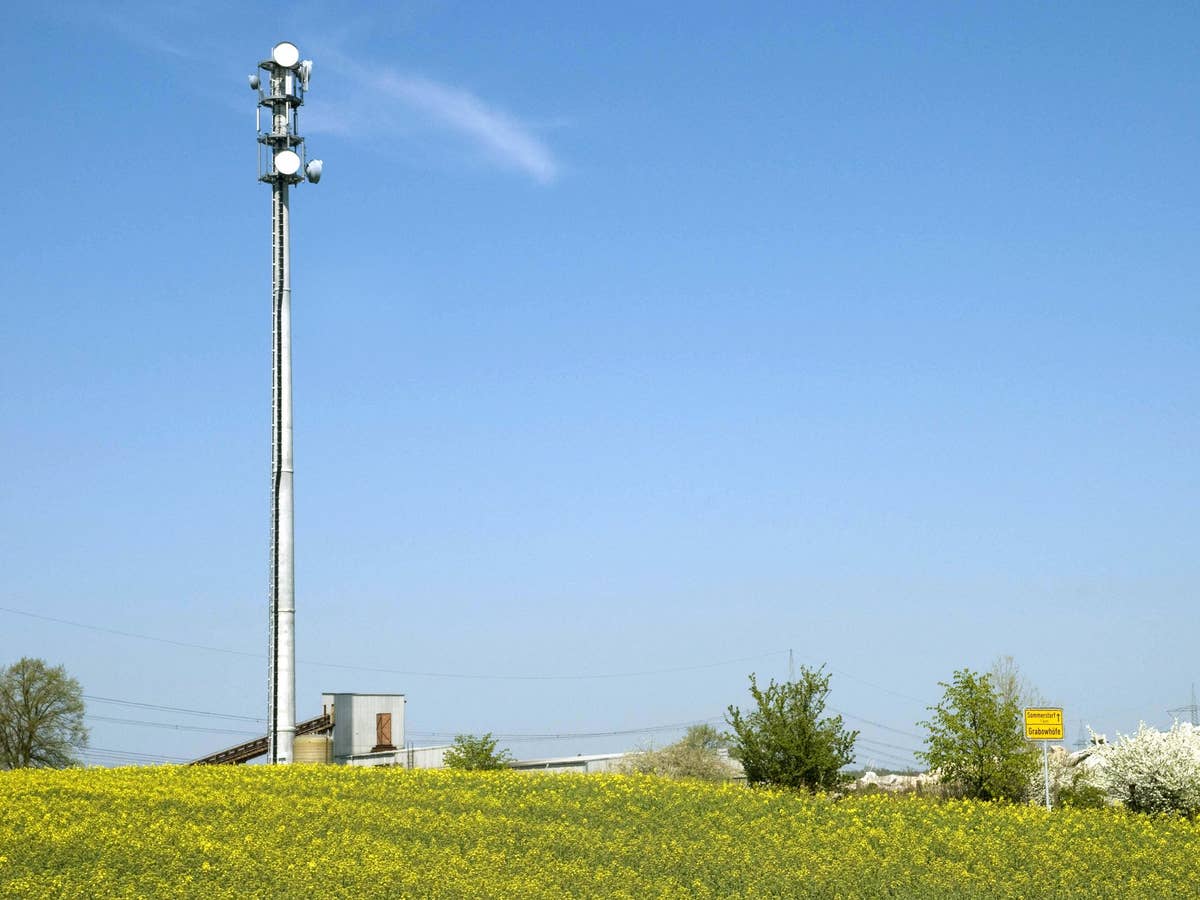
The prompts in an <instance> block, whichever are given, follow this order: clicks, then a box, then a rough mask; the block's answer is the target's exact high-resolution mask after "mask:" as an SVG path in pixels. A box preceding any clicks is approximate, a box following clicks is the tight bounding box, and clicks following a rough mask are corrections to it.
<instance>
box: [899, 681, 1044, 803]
mask: <svg viewBox="0 0 1200 900" xmlns="http://www.w3.org/2000/svg"><path fill="white" fill-rule="evenodd" d="M938 684H939V685H940V686H941V687H943V688H945V693H944V694H943V696H942V701H941V702H940V703H939V704H938V705H937V706H930V707H928V709H929V711H930V712H931V713H932V714H933V715H932V717H931V718H930V719H929V720H927V721H923V722H918V723H917V724H918V725H921V726H923V727H924V728H925V729H926V730H927V731H928V735H927V736H926V738H925V746H926V749H925V750H924V751H922V752H919V753H917V757H918V758H919V759H922V760H924V761H925V762H926V763H927V764H928V765H929V767H930V769H933V770H936V771H937V772H938V773H939V774H940V776H941V780H942V783H943V784H946V785H948V786H950V787H951V788H953V789H956V790H957V791H958V792H960V793H961V794H962V795H963V796H965V797H970V798H973V799H977V800H1024V799H1026V798H1027V797H1028V795H1029V785H1030V784H1031V783H1032V779H1033V777H1034V775H1035V774H1036V769H1037V766H1038V759H1037V750H1036V748H1035V747H1033V745H1032V744H1030V743H1029V742H1028V741H1026V740H1025V735H1024V731H1023V729H1022V725H1021V708H1020V705H1019V702H1018V699H1017V698H1016V697H1015V696H1013V695H1012V694H1011V693H1010V694H1009V695H1008V696H1006V697H1001V696H1000V695H999V694H998V693H997V692H996V690H995V688H994V687H993V686H992V680H991V676H990V675H980V674H979V673H977V672H972V671H971V670H970V669H959V670H958V671H957V672H955V673H954V679H953V680H952V681H950V682H949V683H947V682H944V681H941V682H938Z"/></svg>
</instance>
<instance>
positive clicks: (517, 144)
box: [374, 72, 559, 184]
mask: <svg viewBox="0 0 1200 900" xmlns="http://www.w3.org/2000/svg"><path fill="white" fill-rule="evenodd" d="M374 81H375V85H376V87H377V88H378V89H379V90H380V91H382V92H383V93H384V94H386V95H388V96H390V97H393V98H394V99H396V100H399V101H400V102H401V103H406V104H408V105H409V106H411V107H413V108H414V109H417V110H419V111H421V112H423V113H425V114H426V115H428V116H429V117H430V118H432V119H434V120H435V121H437V122H439V123H441V124H443V125H445V126H447V127H449V128H451V129H453V130H455V131H457V132H459V133H460V134H462V135H463V136H464V137H466V138H468V139H469V140H471V141H473V142H475V143H476V144H478V145H479V146H480V147H482V148H483V149H484V150H486V151H487V152H488V154H489V155H491V156H492V157H493V158H495V159H496V160H497V161H499V162H501V163H503V164H505V165H507V166H509V167H510V168H514V169H517V170H519V171H522V172H524V173H525V174H527V175H529V176H531V177H532V178H534V179H535V180H536V181H538V182H540V183H541V184H550V183H552V182H553V181H555V180H556V179H557V178H558V176H559V164H558V162H557V160H555V158H554V154H553V153H551V152H550V148H549V147H547V146H546V145H545V144H544V143H542V141H540V140H539V139H538V138H537V137H536V136H535V135H534V134H533V133H532V132H531V131H530V130H529V129H528V128H527V127H526V126H525V125H523V124H522V123H521V122H519V121H517V120H516V119H515V118H513V117H512V116H510V115H508V114H507V113H504V112H502V111H501V110H498V109H496V108H494V107H491V106H488V104H486V103H484V101H483V100H481V99H480V98H479V97H477V96H475V95H474V94H472V93H471V92H470V91H466V90H463V89H462V88H456V87H452V86H450V85H446V84H440V83H438V82H436V81H433V80H432V79H429V78H424V77H421V76H412V75H408V76H405V75H400V74H397V73H393V72H389V73H386V74H383V75H380V76H378V77H376V78H375V79H374Z"/></svg>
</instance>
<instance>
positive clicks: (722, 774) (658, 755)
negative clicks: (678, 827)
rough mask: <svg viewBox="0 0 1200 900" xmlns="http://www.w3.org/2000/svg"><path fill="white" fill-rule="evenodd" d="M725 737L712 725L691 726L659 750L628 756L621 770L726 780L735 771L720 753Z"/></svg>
mask: <svg viewBox="0 0 1200 900" xmlns="http://www.w3.org/2000/svg"><path fill="white" fill-rule="evenodd" d="M724 745H725V740H724V738H722V737H721V735H720V734H719V733H718V732H717V730H716V729H715V728H713V727H712V726H711V725H693V726H692V727H691V728H689V729H688V731H687V734H686V735H684V736H683V738H682V739H681V740H678V741H676V742H675V743H673V744H668V745H667V746H665V747H662V748H660V749H657V750H656V749H653V748H650V749H647V750H643V751H641V752H640V753H635V754H633V755H632V756H630V757H628V758H627V759H626V760H625V762H624V763H623V765H622V766H621V769H622V771H624V772H627V773H630V774H633V773H637V774H642V775H661V776H663V777H664V778H698V779H700V780H701V781H728V780H729V779H731V778H734V777H735V776H736V775H737V770H736V769H735V768H734V767H733V766H731V765H730V764H729V762H728V760H726V759H725V757H724V756H723V755H722V754H721V753H720V750H721V748H722V747H723V746H724Z"/></svg>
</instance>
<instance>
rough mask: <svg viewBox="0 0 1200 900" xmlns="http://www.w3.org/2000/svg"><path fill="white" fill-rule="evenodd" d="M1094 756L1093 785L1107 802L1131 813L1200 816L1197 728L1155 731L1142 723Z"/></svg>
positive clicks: (1199, 736)
mask: <svg viewBox="0 0 1200 900" xmlns="http://www.w3.org/2000/svg"><path fill="white" fill-rule="evenodd" d="M1099 752H1100V753H1101V754H1102V759H1103V764H1102V765H1101V766H1099V770H1100V772H1099V781H1100V784H1101V786H1103V788H1104V789H1105V790H1106V791H1107V792H1108V795H1109V797H1111V798H1112V799H1113V800H1116V801H1119V802H1121V803H1124V804H1125V806H1126V807H1128V808H1129V809H1131V810H1133V811H1134V812H1142V813H1179V814H1181V815H1185V816H1187V817H1188V818H1195V817H1196V814H1197V813H1200V728H1196V727H1195V726H1194V725H1192V724H1191V723H1188V722H1176V723H1175V725H1174V726H1172V728H1171V730H1170V731H1158V730H1156V729H1154V728H1148V727H1147V726H1146V724H1145V723H1144V722H1143V723H1142V724H1140V725H1138V730H1137V733H1136V734H1133V735H1120V736H1119V740H1118V742H1117V743H1115V744H1109V745H1108V746H1106V747H1104V748H1103V749H1101V750H1100V751H1099Z"/></svg>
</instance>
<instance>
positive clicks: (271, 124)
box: [250, 41, 321, 763]
mask: <svg viewBox="0 0 1200 900" xmlns="http://www.w3.org/2000/svg"><path fill="white" fill-rule="evenodd" d="M258 68H259V69H260V70H262V71H263V72H265V73H266V85H267V89H266V90H265V91H264V90H263V79H262V78H261V77H260V76H259V75H258V74H257V73H256V74H254V75H251V76H250V88H251V90H254V91H257V92H258V109H257V114H256V117H257V120H258V180H259V181H265V182H266V183H267V184H269V185H271V310H272V313H271V317H272V334H273V336H272V343H271V361H272V367H271V368H272V377H271V580H270V589H269V595H268V596H269V600H268V607H269V611H270V617H269V625H268V642H269V647H268V650H267V759H268V760H269V761H270V762H271V763H290V762H291V761H292V758H293V755H292V748H293V744H294V741H295V737H296V574H295V573H296V570H295V552H294V542H293V535H294V527H293V502H292V277H291V248H290V247H289V243H290V238H291V218H290V213H289V210H288V188H289V187H291V186H292V185H296V184H300V182H302V181H304V180H305V179H306V178H307V179H308V181H310V182H312V183H313V184H316V183H317V182H318V181H320V180H321V160H319V159H314V160H308V159H307V153H306V152H305V149H304V138H302V137H301V136H300V133H299V113H300V107H301V106H303V105H304V92H305V91H307V90H308V80H309V77H310V76H311V74H312V60H307V59H306V60H303V61H302V60H301V59H300V51H299V50H298V49H296V45H295V44H292V43H289V42H287V41H282V42H280V43H278V44H276V45H275V46H274V47H273V48H272V49H271V58H270V59H266V60H263V61H262V62H260V63H259V64H258ZM263 110H266V111H267V114H268V121H267V122H266V123H264V122H263V115H262V113H263ZM264 125H265V127H264ZM297 150H300V151H301V153H304V159H301V155H300V153H297V152H296V151H297ZM302 169H303V172H304V174H303V175H301V174H300V172H301V170H302Z"/></svg>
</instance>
